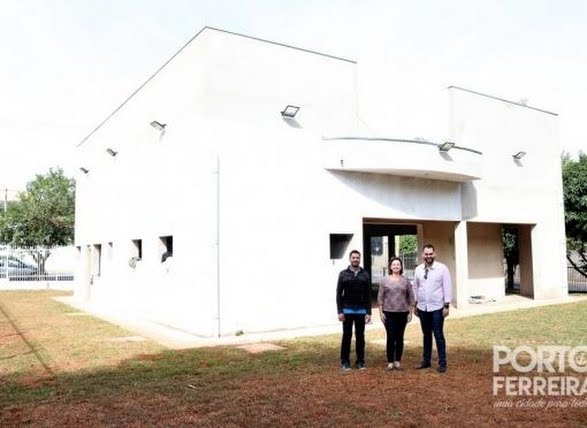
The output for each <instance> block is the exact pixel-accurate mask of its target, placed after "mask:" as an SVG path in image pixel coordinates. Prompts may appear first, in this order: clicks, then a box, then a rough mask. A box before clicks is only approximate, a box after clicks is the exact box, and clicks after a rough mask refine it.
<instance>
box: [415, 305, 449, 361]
mask: <svg viewBox="0 0 587 428" xmlns="http://www.w3.org/2000/svg"><path fill="white" fill-rule="evenodd" d="M418 313H419V315H420V327H422V335H423V339H424V350H423V352H422V364H430V360H431V359H432V334H434V340H435V341H436V349H437V350H438V365H439V366H443V367H446V341H445V340H444V332H443V330H442V329H443V326H444V317H443V316H442V309H438V310H437V311H431V312H426V311H421V310H418Z"/></svg>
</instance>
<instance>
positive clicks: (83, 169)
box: [79, 166, 90, 174]
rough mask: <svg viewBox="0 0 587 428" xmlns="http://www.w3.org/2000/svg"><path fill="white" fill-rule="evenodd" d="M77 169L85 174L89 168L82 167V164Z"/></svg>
mask: <svg viewBox="0 0 587 428" xmlns="http://www.w3.org/2000/svg"><path fill="white" fill-rule="evenodd" d="M79 170H80V171H81V172H83V173H84V174H87V173H88V172H90V170H89V169H87V168H84V167H83V166H82V167H80V169H79Z"/></svg>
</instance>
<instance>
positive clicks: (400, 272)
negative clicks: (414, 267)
mask: <svg viewBox="0 0 587 428" xmlns="http://www.w3.org/2000/svg"><path fill="white" fill-rule="evenodd" d="M394 260H398V261H399V264H400V266H401V268H400V270H399V274H400V275H403V273H404V262H402V259H400V258H399V257H392V258H391V259H389V266H388V270H389V273H390V274H391V263H392V262H393V261H394Z"/></svg>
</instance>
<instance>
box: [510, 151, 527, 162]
mask: <svg viewBox="0 0 587 428" xmlns="http://www.w3.org/2000/svg"><path fill="white" fill-rule="evenodd" d="M524 156H526V152H518V153H516V154H515V155H512V157H513V158H514V159H515V160H520V159H522V158H523V157H524Z"/></svg>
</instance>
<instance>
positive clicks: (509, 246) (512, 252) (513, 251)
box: [501, 225, 520, 291]
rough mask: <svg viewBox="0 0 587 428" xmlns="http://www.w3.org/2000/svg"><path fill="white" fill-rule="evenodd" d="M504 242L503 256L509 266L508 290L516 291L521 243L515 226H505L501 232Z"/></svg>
mask: <svg viewBox="0 0 587 428" xmlns="http://www.w3.org/2000/svg"><path fill="white" fill-rule="evenodd" d="M501 238H502V242H503V256H504V257H505V261H506V266H507V288H508V290H510V291H511V290H513V289H514V275H515V273H516V267H517V266H518V265H519V264H520V243H519V239H518V229H517V228H516V227H515V226H508V225H506V226H504V227H503V229H502V231H501Z"/></svg>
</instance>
